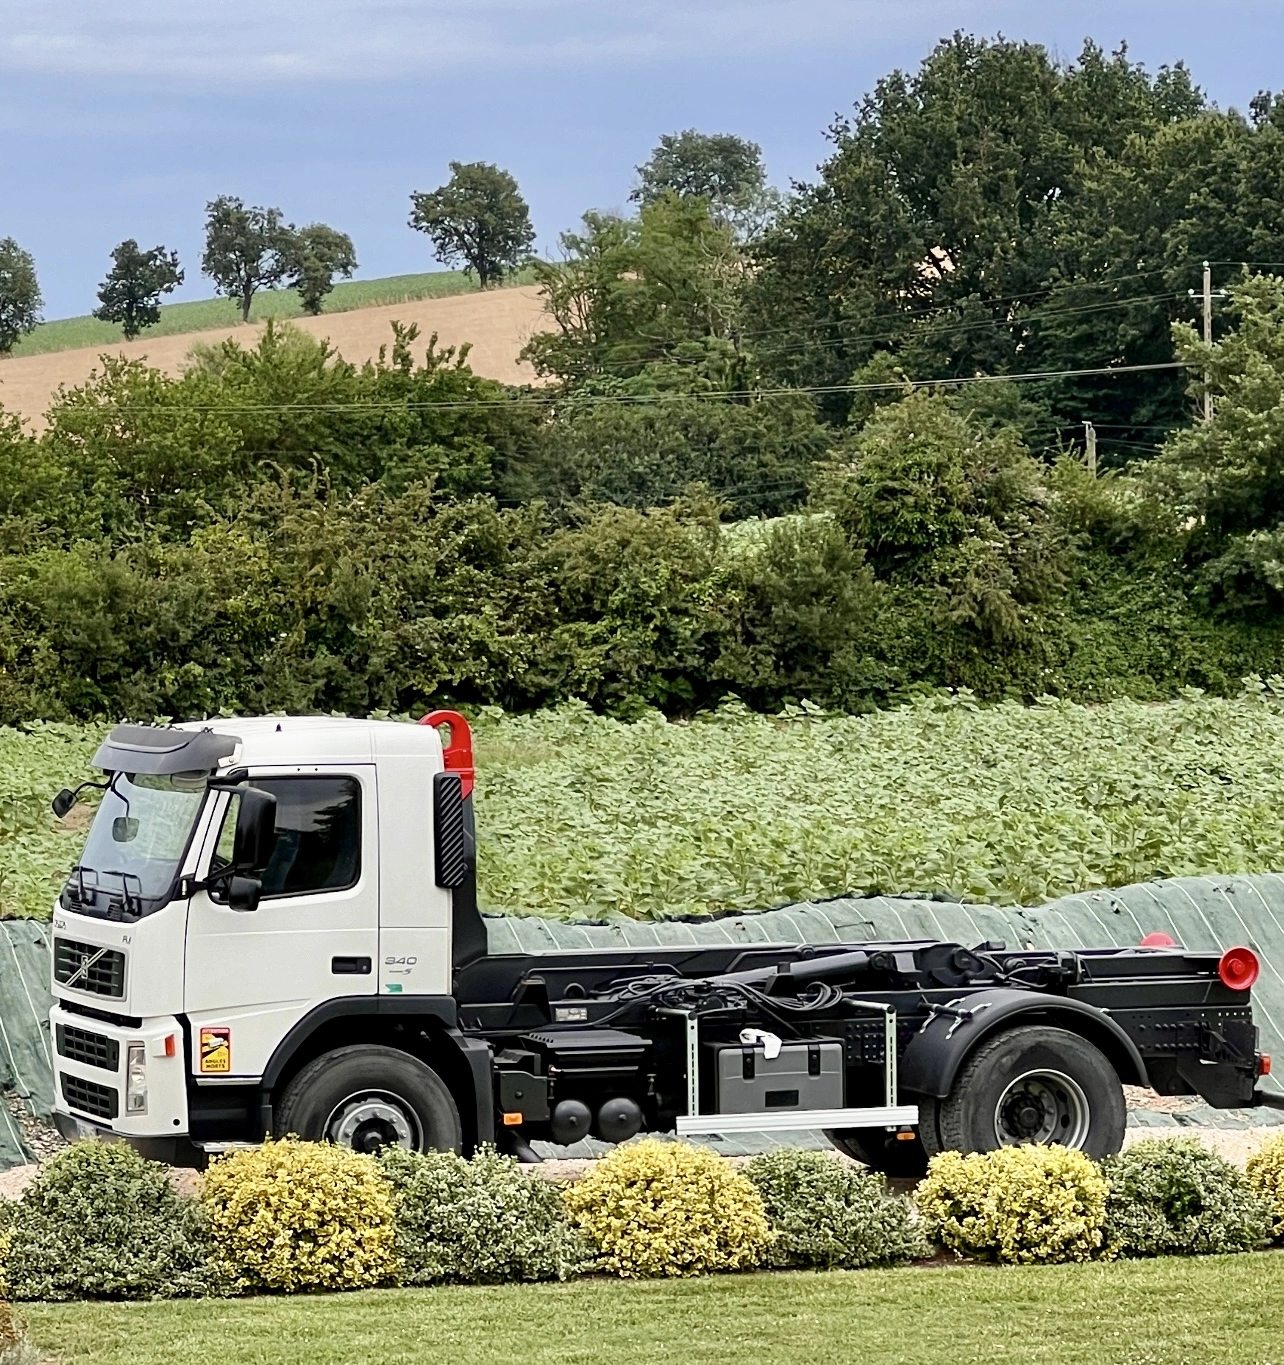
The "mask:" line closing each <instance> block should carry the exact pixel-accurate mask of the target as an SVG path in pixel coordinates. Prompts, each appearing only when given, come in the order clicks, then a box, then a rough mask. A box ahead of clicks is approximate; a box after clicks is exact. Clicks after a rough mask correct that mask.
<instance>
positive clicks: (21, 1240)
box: [3, 1142, 223, 1299]
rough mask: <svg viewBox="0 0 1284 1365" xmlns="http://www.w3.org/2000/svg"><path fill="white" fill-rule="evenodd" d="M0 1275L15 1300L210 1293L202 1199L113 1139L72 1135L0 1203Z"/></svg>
mask: <svg viewBox="0 0 1284 1365" xmlns="http://www.w3.org/2000/svg"><path fill="white" fill-rule="evenodd" d="M5 1223H6V1226H5V1229H4V1242H5V1246H4V1248H3V1250H4V1279H5V1281H6V1284H7V1287H8V1292H9V1294H10V1295H11V1296H12V1297H13V1298H15V1299H83V1298H101V1299H147V1298H160V1297H165V1298H171V1297H181V1296H185V1295H195V1294H208V1293H212V1292H218V1291H219V1290H220V1289H221V1288H222V1287H223V1280H222V1278H221V1276H220V1275H219V1274H218V1272H217V1270H216V1268H215V1267H213V1266H212V1265H211V1263H210V1255H211V1249H212V1242H211V1237H210V1228H209V1224H208V1221H207V1219H206V1217H205V1214H204V1210H203V1209H202V1207H201V1205H200V1204H199V1203H198V1202H197V1201H196V1200H194V1199H191V1198H188V1197H185V1196H182V1195H179V1194H177V1193H175V1191H174V1190H173V1188H172V1187H171V1185H170V1183H169V1174H168V1169H167V1168H166V1167H165V1166H162V1165H161V1164H160V1163H159V1162H155V1161H145V1160H144V1159H143V1158H142V1157H141V1156H139V1155H138V1154H137V1153H136V1152H134V1151H133V1150H132V1149H131V1148H129V1147H126V1146H124V1145H123V1144H120V1143H105V1142H80V1143H76V1144H75V1145H74V1146H72V1147H69V1148H67V1149H66V1150H65V1151H62V1152H59V1153H58V1154H57V1155H56V1156H54V1157H52V1158H51V1159H50V1160H49V1161H48V1162H47V1163H46V1164H45V1165H44V1167H43V1168H42V1169H41V1172H40V1174H39V1175H38V1176H37V1178H36V1180H35V1182H34V1183H33V1184H32V1185H31V1187H30V1188H29V1189H28V1190H27V1191H26V1192H25V1193H24V1194H23V1196H22V1198H21V1199H20V1200H18V1201H17V1203H15V1204H13V1205H10V1206H8V1207H7V1208H6V1211H5Z"/></svg>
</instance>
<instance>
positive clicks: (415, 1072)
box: [273, 1044, 463, 1153]
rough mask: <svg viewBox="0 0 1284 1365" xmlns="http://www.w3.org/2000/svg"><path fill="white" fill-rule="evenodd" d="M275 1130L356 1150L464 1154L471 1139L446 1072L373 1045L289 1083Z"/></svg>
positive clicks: (331, 1057) (315, 1065) (316, 1064)
mask: <svg viewBox="0 0 1284 1365" xmlns="http://www.w3.org/2000/svg"><path fill="white" fill-rule="evenodd" d="M273 1127H274V1128H275V1130H276V1132H277V1134H278V1135H279V1136H286V1135H293V1136H295V1137H301V1138H306V1139H308V1140H309V1141H312V1142H333V1143H334V1144H335V1145H336V1146H338V1147H349V1148H351V1149H352V1150H353V1151H354V1152H372V1153H373V1152H378V1151H381V1150H382V1149H383V1148H385V1147H404V1148H406V1149H407V1150H408V1151H412V1152H429V1151H439V1152H457V1151H459V1149H460V1147H461V1146H462V1144H463V1131H462V1126H461V1124H460V1122H459V1110H458V1109H457V1108H456V1106H455V1101H454V1099H453V1098H452V1096H451V1093H450V1091H449V1090H448V1089H447V1088H446V1086H445V1084H444V1083H443V1081H442V1080H441V1077H440V1076H438V1075H437V1073H436V1072H435V1071H433V1070H432V1069H431V1068H430V1067H428V1066H426V1065H425V1064H424V1063H423V1062H421V1061H420V1060H419V1058H418V1057H412V1056H411V1055H410V1054H409V1053H407V1052H399V1051H398V1050H397V1049H396V1048H391V1047H378V1046H375V1045H373V1044H360V1045H358V1046H354V1047H341V1048H336V1049H335V1050H334V1051H333V1052H326V1053H324V1054H322V1056H320V1057H317V1058H316V1059H315V1060H314V1061H311V1062H309V1063H308V1064H307V1066H305V1067H304V1068H303V1070H302V1071H300V1072H299V1074H298V1075H297V1076H295V1078H294V1079H293V1080H292V1081H291V1082H290V1083H289V1085H287V1086H286V1088H285V1093H284V1094H283V1095H282V1096H281V1101H280V1103H279V1104H278V1105H277V1106H276V1112H275V1114H274V1122H273Z"/></svg>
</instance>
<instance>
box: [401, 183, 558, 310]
mask: <svg viewBox="0 0 1284 1365" xmlns="http://www.w3.org/2000/svg"><path fill="white" fill-rule="evenodd" d="M410 204H411V211H410V226H411V227H412V228H414V229H415V230H416V231H418V232H424V233H427V235H428V238H429V240H430V241H431V242H432V244H433V248H434V250H435V251H436V253H437V259H438V260H440V261H441V262H442V264H443V265H457V264H462V265H463V267H464V269H465V270H469V271H472V272H473V273H474V274H475V275H476V276H477V279H478V281H479V282H480V284H481V287H482V288H483V289H488V288H489V287H490V285H491V284H492V283H494V282H495V281H496V280H500V279H502V278H503V277H504V275H505V274H507V273H509V272H510V271H513V270H516V269H517V268H518V267H519V266H520V265H521V264H522V262H523V261H524V260H525V259H526V257H527V255H528V253H529V252H530V249H531V244H532V243H533V242H534V241H535V229H534V228H533V227H532V226H531V214H530V207H529V206H528V205H527V203H526V200H525V199H523V198H522V194H521V191H520V190H519V189H518V187H517V181H516V180H514V179H513V177H512V176H511V175H510V174H509V173H508V172H507V171H502V170H500V168H499V167H498V166H492V165H490V164H489V163H488V162H485V161H471V162H467V163H464V162H460V161H452V162H451V163H450V179H449V180H448V181H447V182H446V184H444V185H442V186H440V187H439V188H437V189H435V190H429V191H427V192H421V191H416V192H415V193H413V194H412V195H411V196H410Z"/></svg>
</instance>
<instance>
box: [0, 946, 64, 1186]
mask: <svg viewBox="0 0 1284 1365" xmlns="http://www.w3.org/2000/svg"><path fill="white" fill-rule="evenodd" d="M0 930H3V932H2V933H0V1087H2V1088H3V1089H4V1092H5V1097H6V1099H11V1100H14V1101H16V1102H17V1103H18V1104H19V1105H21V1106H22V1107H23V1108H25V1109H26V1111H27V1112H28V1113H30V1114H34V1115H36V1116H37V1117H39V1118H46V1119H47V1118H48V1117H49V1115H50V1113H51V1112H52V1110H53V1054H52V1052H51V1050H50V1046H49V1005H50V1003H51V1002H50V995H49V933H48V928H47V926H46V925H43V924H37V923H35V922H34V921H32V920H5V921H0ZM0 1110H2V1111H3V1115H2V1118H0V1170H7V1169H8V1168H9V1167H10V1166H20V1165H22V1164H23V1163H24V1162H26V1161H30V1160H32V1156H31V1152H30V1150H29V1149H28V1147H27V1144H26V1142H25V1140H24V1139H23V1135H22V1129H21V1126H20V1125H19V1123H18V1120H17V1119H16V1118H15V1117H14V1114H13V1112H12V1110H11V1108H10V1107H9V1104H4V1105H0Z"/></svg>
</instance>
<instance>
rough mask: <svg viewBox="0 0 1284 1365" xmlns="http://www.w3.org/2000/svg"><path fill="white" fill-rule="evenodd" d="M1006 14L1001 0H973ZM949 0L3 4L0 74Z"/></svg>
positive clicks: (372, 72)
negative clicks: (897, 0) (898, 0)
mask: <svg viewBox="0 0 1284 1365" xmlns="http://www.w3.org/2000/svg"><path fill="white" fill-rule="evenodd" d="M978 8H985V9H988V10H990V11H993V12H996V13H997V12H1006V11H1007V10H1008V9H1009V8H1010V2H1009V3H1002V0H995V2H994V3H991V4H988V5H981V6H978ZM956 12H957V6H956V5H951V4H950V3H948V0H909V2H908V3H904V4H901V5H899V6H897V7H895V8H894V9H890V12H889V7H888V6H887V5H886V3H885V0H215V2H214V3H210V0H0V14H2V15H3V16H4V22H3V25H2V26H0V71H2V70H8V71H11V72H27V73H31V74H44V75H58V76H69V77H77V76H79V77H93V78H108V79H110V78H117V79H120V80H127V79H131V78H132V79H138V78H147V79H153V80H159V81H164V82H174V83H186V82H197V83H199V84H201V85H208V84H213V85H216V86H223V87H225V86H233V85H246V84H250V85H255V84H274V83H282V82H284V83H292V82H300V81H328V80H334V79H345V78H347V79H356V80H379V79H397V78H402V77H406V76H410V75H416V74H423V75H431V74H434V73H440V72H456V73H457V72H459V71H461V70H467V69H475V68H479V67H485V68H493V67H495V66H504V65H518V64H520V65H531V64H556V65H559V66H572V67H574V66H580V65H584V64H588V63H598V64H603V65H611V66H619V65H637V64H648V63H652V62H655V61H657V60H663V59H666V58H673V57H677V58H683V57H685V58H692V57H696V58H698V57H701V56H704V55H708V56H724V57H725V56H735V55H745V54H750V53H764V52H771V51H784V50H788V49H797V48H800V47H803V46H806V45H814V44H815V43H816V42H817V41H818V40H824V39H825V37H826V35H830V36H839V35H841V37H842V39H843V40H845V41H846V42H851V40H852V39H853V37H859V36H860V35H861V34H862V33H863V34H868V35H869V36H870V38H871V40H873V39H875V38H877V39H878V40H886V39H887V38H888V37H890V36H891V35H892V34H893V33H895V32H896V31H898V30H899V31H904V30H905V29H908V28H910V27H912V26H917V25H919V24H921V23H922V21H923V20H924V19H925V18H933V17H937V16H939V22H940V23H943V24H945V25H946V26H947V27H951V26H953V23H954V22H955V20H954V19H952V18H951V15H953V14H956Z"/></svg>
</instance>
